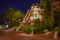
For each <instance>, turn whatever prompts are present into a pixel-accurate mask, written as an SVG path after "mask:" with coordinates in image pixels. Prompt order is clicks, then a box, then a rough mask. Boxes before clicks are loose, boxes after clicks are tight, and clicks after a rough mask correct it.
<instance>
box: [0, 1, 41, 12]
mask: <svg viewBox="0 0 60 40" xmlns="http://www.w3.org/2000/svg"><path fill="white" fill-rule="evenodd" d="M34 2H38V3H39V2H40V0H0V12H5V9H6V8H7V7H11V8H13V9H18V10H21V11H22V12H24V13H26V11H27V10H28V8H29V7H30V6H31V4H32V3H34Z"/></svg>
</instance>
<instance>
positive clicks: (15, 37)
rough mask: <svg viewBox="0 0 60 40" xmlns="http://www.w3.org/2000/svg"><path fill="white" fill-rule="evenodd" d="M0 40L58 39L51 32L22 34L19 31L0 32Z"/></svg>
mask: <svg viewBox="0 0 60 40" xmlns="http://www.w3.org/2000/svg"><path fill="white" fill-rule="evenodd" d="M0 40H58V39H53V37H52V35H51V34H48V35H47V34H34V35H32V34H24V33H20V32H18V33H17V32H10V33H0Z"/></svg>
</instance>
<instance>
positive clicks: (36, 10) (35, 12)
mask: <svg viewBox="0 0 60 40" xmlns="http://www.w3.org/2000/svg"><path fill="white" fill-rule="evenodd" d="M36 19H39V20H40V21H43V16H42V10H41V8H40V6H39V5H38V3H33V4H32V6H31V8H30V9H28V11H27V13H26V16H25V17H24V18H23V22H21V26H23V27H24V26H28V25H31V24H33V22H34V21H35V20H36Z"/></svg>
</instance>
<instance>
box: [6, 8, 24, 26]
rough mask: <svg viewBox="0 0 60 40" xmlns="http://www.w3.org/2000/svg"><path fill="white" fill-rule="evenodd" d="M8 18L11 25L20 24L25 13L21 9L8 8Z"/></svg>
mask: <svg viewBox="0 0 60 40" xmlns="http://www.w3.org/2000/svg"><path fill="white" fill-rule="evenodd" d="M6 12H7V14H6V20H7V21H8V22H9V26H10V27H11V26H18V25H19V23H20V22H21V21H22V19H23V17H24V15H25V14H23V13H22V12H21V11H19V10H14V9H12V8H7V9H6Z"/></svg>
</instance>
